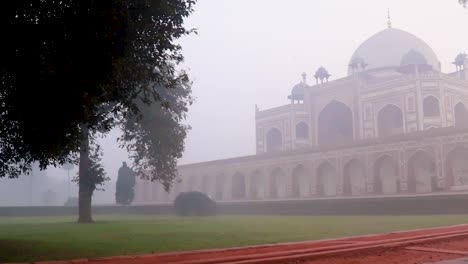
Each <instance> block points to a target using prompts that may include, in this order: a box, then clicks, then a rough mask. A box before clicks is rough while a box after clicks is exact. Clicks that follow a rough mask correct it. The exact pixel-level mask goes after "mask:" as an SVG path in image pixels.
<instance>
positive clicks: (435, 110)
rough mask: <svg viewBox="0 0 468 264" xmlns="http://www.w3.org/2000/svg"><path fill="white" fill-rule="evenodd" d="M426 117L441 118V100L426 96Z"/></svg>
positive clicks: (424, 108) (424, 106)
mask: <svg viewBox="0 0 468 264" xmlns="http://www.w3.org/2000/svg"><path fill="white" fill-rule="evenodd" d="M423 112H424V117H438V116H440V106H439V100H438V99H437V98H435V97H434V96H432V95H429V96H426V97H425V98H424V101H423Z"/></svg>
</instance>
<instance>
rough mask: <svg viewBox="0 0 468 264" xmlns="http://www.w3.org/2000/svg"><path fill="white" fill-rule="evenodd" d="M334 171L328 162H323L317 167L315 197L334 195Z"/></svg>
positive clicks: (335, 178)
mask: <svg viewBox="0 0 468 264" xmlns="http://www.w3.org/2000/svg"><path fill="white" fill-rule="evenodd" d="M336 180H337V177H336V169H335V167H334V166H332V165H331V164H330V163H329V162H323V163H322V164H320V166H318V167H317V183H316V184H317V195H318V196H335V195H336Z"/></svg>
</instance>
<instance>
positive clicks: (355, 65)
mask: <svg viewBox="0 0 468 264" xmlns="http://www.w3.org/2000/svg"><path fill="white" fill-rule="evenodd" d="M366 67H367V63H366V62H365V61H364V59H363V58H361V57H356V58H353V59H351V63H350V64H349V69H350V71H352V72H353V73H355V72H360V71H364V70H365V69H366Z"/></svg>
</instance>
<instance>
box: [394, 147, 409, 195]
mask: <svg viewBox="0 0 468 264" xmlns="http://www.w3.org/2000/svg"><path fill="white" fill-rule="evenodd" d="M397 160H398V165H399V166H398V169H399V170H398V174H399V178H400V186H399V189H400V193H408V164H407V160H406V153H405V151H404V150H400V151H398V159H397Z"/></svg>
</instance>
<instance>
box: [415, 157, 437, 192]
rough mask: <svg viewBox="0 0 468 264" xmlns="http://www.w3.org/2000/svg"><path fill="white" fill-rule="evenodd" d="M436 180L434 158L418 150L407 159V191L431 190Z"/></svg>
mask: <svg viewBox="0 0 468 264" xmlns="http://www.w3.org/2000/svg"><path fill="white" fill-rule="evenodd" d="M436 180H437V178H436V171H435V161H434V158H433V157H432V156H431V155H429V154H428V153H427V152H425V151H422V150H418V151H417V152H416V153H414V154H413V155H412V156H411V158H410V159H409V160H408V192H410V193H428V192H432V190H434V189H435V186H436Z"/></svg>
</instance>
